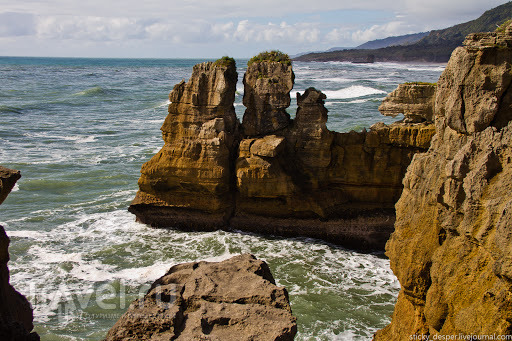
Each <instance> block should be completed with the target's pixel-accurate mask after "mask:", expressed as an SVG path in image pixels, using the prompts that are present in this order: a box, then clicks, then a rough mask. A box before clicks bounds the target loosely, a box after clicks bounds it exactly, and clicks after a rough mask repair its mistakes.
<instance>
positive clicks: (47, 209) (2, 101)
mask: <svg viewBox="0 0 512 341" xmlns="http://www.w3.org/2000/svg"><path fill="white" fill-rule="evenodd" d="M202 61H204V60H202V59H196V60H192V59H181V60H177V59H173V60H165V59H155V60H153V59H71V58H21V57H0V80H1V81H0V164H1V165H3V166H6V167H9V168H14V169H19V170H20V171H21V172H22V178H21V179H20V181H19V182H18V184H17V185H16V187H15V189H14V191H13V192H12V193H11V194H10V196H9V198H8V199H7V200H6V201H5V202H4V204H2V205H1V206H0V224H2V225H3V226H4V227H5V228H6V231H7V234H8V235H9V236H10V238H11V245H10V254H11V261H10V262H9V267H10V269H11V283H12V284H13V285H14V286H15V287H16V288H17V289H18V290H19V291H21V292H22V293H23V294H25V295H26V296H28V297H29V299H30V300H31V302H32V305H33V307H34V315H35V325H36V328H35V329H36V331H37V332H38V333H39V334H40V335H41V337H42V340H100V339H102V338H103V337H104V336H105V334H106V332H107V331H108V329H109V328H110V327H111V326H112V325H113V324H114V323H115V321H116V320H117V318H118V317H119V316H120V314H121V313H122V312H123V311H124V310H125V309H126V308H127V306H128V305H129V303H130V302H131V301H132V300H133V299H135V298H137V297H138V296H139V295H140V294H141V293H144V292H145V290H147V288H148V285H150V284H151V283H152V282H153V281H154V280H155V279H157V278H158V277H160V276H161V275H163V274H164V273H165V271H166V270H167V269H168V268H169V267H171V266H172V265H174V264H176V263H180V262H188V261H194V260H222V259H225V258H228V257H230V256H232V255H235V254H239V253H242V252H250V253H253V254H255V255H256V256H257V257H258V258H260V259H263V260H265V261H267V262H268V263H269V265H270V268H271V269H272V272H273V274H274V277H275V278H276V281H277V283H278V284H279V285H284V286H286V287H287V288H288V290H289V293H290V300H291V304H292V310H293V312H294V314H295V315H296V316H297V318H298V325H299V333H298V336H297V340H368V339H371V336H372V334H373V333H374V332H375V331H376V330H377V329H379V328H382V327H383V326H385V325H386V324H387V323H388V322H389V316H390V315H391V313H392V310H393V305H394V303H395V300H396V295H397V293H398V289H399V284H398V282H397V281H396V279H395V277H394V276H393V274H392V272H391V271H390V270H389V262H388V260H387V259H386V258H385V257H384V256H383V254H379V253H375V254H362V253H358V252H355V251H351V250H347V249H344V248H341V247H337V246H333V245H329V244H326V243H323V242H321V241H317V240H311V239H304V238H296V239H283V238H279V237H272V236H270V237H268V236H267V237H265V236H259V235H254V234H245V233H228V232H220V231H219V232H195V233H190V232H180V231H176V230H156V229H152V228H150V227H148V226H145V225H142V224H139V223H136V222H135V221H134V220H135V219H134V216H133V215H131V214H130V213H128V212H127V210H126V209H127V207H128V205H129V203H130V201H131V199H132V198H133V197H134V196H135V192H136V190H137V179H138V177H139V171H140V167H141V165H142V164H143V163H144V162H146V161H147V160H149V158H150V157H151V156H152V155H153V154H154V153H156V152H157V151H158V150H159V149H160V148H161V147H162V145H163V141H162V139H161V133H160V130H159V128H160V126H161V124H162V123H163V120H164V118H165V116H166V113H167V104H168V99H167V96H168V93H169V91H170V90H171V89H172V87H173V86H174V84H176V83H178V82H179V81H181V80H182V79H185V80H187V79H188V78H189V77H190V74H191V71H192V66H193V65H194V64H196V63H199V62H202ZM237 64H238V65H239V83H238V86H237V89H238V91H237V97H236V104H235V108H236V110H237V115H238V116H239V117H240V118H241V117H242V116H243V111H244V107H243V105H242V96H243V85H242V82H241V79H242V76H243V72H244V66H245V65H246V60H238V61H237ZM443 68H444V66H443V65H410V64H379V63H376V64H349V63H294V71H295V74H296V84H295V88H294V90H293V91H292V103H293V104H292V106H291V107H290V109H289V112H290V114H291V115H292V116H294V112H295V109H296V105H295V99H294V98H295V95H294V94H295V92H303V91H304V90H305V89H306V88H308V87H310V86H314V87H316V88H317V89H319V90H322V91H323V92H324V93H326V95H327V100H326V107H327V108H328V109H329V121H328V126H329V128H330V129H332V130H336V131H349V130H351V129H355V130H361V129H362V128H364V127H366V128H368V127H369V126H370V125H372V124H373V123H376V122H378V121H385V122H387V123H390V122H393V121H394V120H396V119H392V118H386V117H383V116H381V115H380V113H379V112H378V110H377V107H378V105H379V104H380V101H381V100H382V99H383V98H384V97H385V95H386V93H388V92H390V91H392V90H393V89H394V88H395V87H396V86H397V85H398V84H399V83H403V82H408V81H419V80H421V81H427V82H435V81H437V79H438V78H439V75H440V74H441V72H442V70H443Z"/></svg>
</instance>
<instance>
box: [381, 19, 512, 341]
mask: <svg viewBox="0 0 512 341" xmlns="http://www.w3.org/2000/svg"><path fill="white" fill-rule="evenodd" d="M511 85H512V26H509V27H508V28H507V30H506V32H505V33H496V32H493V33H479V34H472V35H469V36H468V37H467V39H466V41H465V46H464V47H460V48H457V49H456V50H455V51H454V52H453V54H452V57H451V59H450V61H449V62H448V65H447V67H446V69H445V71H444V72H443V74H442V75H441V77H440V79H439V82H438V84H437V94H436V104H435V122H436V135H435V137H434V139H433V140H432V145H431V147H430V149H429V150H428V152H427V153H423V154H417V155H416V156H415V157H414V159H413V162H412V163H411V165H410V167H409V169H408V172H407V174H406V176H405V179H404V191H403V193H402V196H401V198H400V200H399V201H398V203H397V205H396V213H397V221H396V224H395V232H394V233H393V234H392V236H391V239H390V240H389V242H388V244H387V246H386V253H387V255H388V257H389V258H390V261H391V268H392V270H393V272H394V273H395V275H396V276H397V277H398V279H399V281H400V284H401V287H402V288H401V291H400V294H399V297H398V301H397V303H396V306H395V310H394V313H393V317H392V323H391V324H390V325H389V326H387V327H386V328H385V329H383V330H381V331H379V332H378V333H377V334H376V336H375V340H382V341H387V340H410V339H411V337H412V335H415V334H416V335H420V336H419V338H417V339H421V338H422V336H423V339H425V337H426V336H428V335H430V339H436V338H437V339H441V338H440V337H439V336H440V335H441V336H444V335H454V336H459V335H477V336H481V337H483V336H484V335H487V336H489V335H490V336H496V337H498V335H511V334H512V257H511V254H512V233H511V222H512V196H511V193H512V122H511V120H512V90H511ZM445 339H446V337H445ZM482 339H483V338H482ZM495 339H498V338H495Z"/></svg>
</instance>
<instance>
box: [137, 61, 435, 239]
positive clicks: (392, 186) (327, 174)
mask: <svg viewBox="0 0 512 341" xmlns="http://www.w3.org/2000/svg"><path fill="white" fill-rule="evenodd" d="M293 81H294V75H293V71H292V67H291V66H290V65H288V64H287V63H282V62H278V61H268V60H260V61H257V62H254V63H252V64H251V65H249V67H248V69H247V72H246V74H245V76H244V87H245V93H244V100H243V101H244V104H245V105H246V106H247V110H246V112H245V114H244V119H243V122H242V128H243V129H242V130H243V133H238V132H239V130H238V123H237V121H236V118H235V114H234V109H233V100H234V92H235V83H236V73H235V69H234V65H233V66H232V69H230V68H226V67H222V68H220V67H219V66H216V64H215V63H213V64H212V63H206V64H200V65H198V66H196V67H194V71H193V74H192V77H191V78H190V80H189V82H188V83H184V82H182V83H180V84H178V85H177V86H176V87H175V88H174V90H173V91H172V92H171V95H170V99H171V101H172V104H171V105H170V106H169V115H168V116H167V118H166V120H165V122H164V125H163V126H162V131H163V136H164V141H165V145H164V147H163V148H162V150H161V151H160V152H159V153H158V154H157V155H155V156H154V157H153V158H152V159H151V160H150V161H149V162H148V163H146V164H145V165H144V166H143V167H142V171H141V173H142V176H141V178H140V180H139V188H140V190H139V192H138V193H137V196H136V198H135V200H134V201H133V203H132V205H131V206H130V211H131V212H133V213H135V214H136V215H137V218H138V219H139V220H140V221H142V222H145V223H148V224H151V225H153V226H164V227H165V226H167V227H181V228H185V229H190V228H193V229H203V230H204V229H214V228H236V229H241V230H246V231H254V232H258V233H271V234H279V235H285V236H307V237H313V238H321V239H324V240H328V241H330V242H334V243H338V244H343V245H346V246H349V247H356V248H377V249H382V248H384V244H385V241H386V240H387V239H388V237H389V235H390V234H391V232H392V230H393V223H394V208H393V206H394V204H395V202H396V200H398V198H399V196H400V193H401V191H402V183H401V182H402V178H403V175H404V174H405V170H406V168H407V165H409V163H410V161H411V159H412V156H413V155H414V153H416V152H420V151H425V150H426V149H427V148H428V146H429V144H430V139H431V137H432V135H433V134H434V131H435V130H434V126H433V125H432V124H431V122H429V117H430V116H428V115H426V116H425V117H424V118H423V119H422V120H423V121H425V122H423V123H416V124H408V123H396V124H393V125H390V126H386V125H384V124H378V125H375V126H374V127H372V128H371V129H370V131H363V132H360V133H356V132H351V133H336V132H332V131H329V130H328V129H327V127H326V122H327V109H326V108H325V106H324V100H325V98H326V97H325V95H324V94H323V93H322V92H321V91H318V90H316V89H313V88H310V89H307V90H306V91H305V92H304V93H303V94H297V104H298V110H297V114H296V118H295V119H294V120H290V117H289V115H288V113H287V112H286V108H287V107H288V106H289V105H290V101H291V100H290V90H291V89H292V88H293Z"/></svg>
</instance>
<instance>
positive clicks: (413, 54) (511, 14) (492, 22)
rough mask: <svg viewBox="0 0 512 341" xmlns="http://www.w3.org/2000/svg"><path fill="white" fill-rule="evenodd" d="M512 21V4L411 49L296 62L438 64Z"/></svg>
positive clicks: (338, 53) (367, 51) (331, 54)
mask: <svg viewBox="0 0 512 341" xmlns="http://www.w3.org/2000/svg"><path fill="white" fill-rule="evenodd" d="M511 18H512V1H511V2H507V3H506V4H503V5H501V6H498V7H496V8H493V9H491V10H488V11H486V12H485V13H484V14H482V15H481V16H480V17H479V18H478V19H475V20H471V21H468V22H466V23H463V24H458V25H455V26H452V27H449V28H445V29H443V30H435V31H431V32H430V33H429V34H428V35H427V36H426V37H424V38H422V39H421V40H419V41H418V42H416V43H414V44H409V45H399V46H389V47H385V48H380V49H352V50H343V51H332V52H320V53H309V54H305V55H302V56H300V57H297V58H295V59H294V60H297V61H347V62H371V61H376V62H410V61H414V62H436V63H444V62H447V61H448V59H450V55H451V53H452V51H453V50H454V49H455V48H456V47H457V46H461V45H462V42H463V41H464V38H465V36H466V35H468V34H469V33H473V32H490V31H494V30H496V28H497V27H498V26H499V25H501V24H502V23H503V22H505V21H506V20H508V19H511Z"/></svg>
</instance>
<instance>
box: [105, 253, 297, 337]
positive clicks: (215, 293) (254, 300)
mask: <svg viewBox="0 0 512 341" xmlns="http://www.w3.org/2000/svg"><path fill="white" fill-rule="evenodd" d="M296 333H297V323H296V319H295V317H294V316H293V315H292V312H291V308H290V303H289V300H288V293H287V291H286V289H285V288H283V287H278V286H276V285H275V281H274V278H273V277H272V274H271V272H270V269H269V267H268V265H267V264H266V263H265V262H263V261H261V260H257V259H256V258H255V257H254V256H252V255H249V254H244V255H240V256H235V257H232V258H230V259H228V260H225V261H222V262H193V263H185V264H179V265H175V266H173V267H172V268H171V269H170V270H169V271H168V272H167V273H166V274H165V275H164V276H163V277H161V278H159V279H158V280H156V281H155V282H154V283H153V285H152V286H151V289H149V291H148V293H147V294H146V295H145V296H144V298H143V299H141V300H136V301H134V302H133V303H132V304H131V305H130V307H129V308H128V311H127V312H126V313H125V314H124V315H123V316H122V317H121V318H120V319H119V320H118V321H117V322H116V324H115V325H114V326H113V327H112V329H111V330H110V331H109V332H108V334H107V338H106V341H117V340H119V341H120V340H137V341H138V340H239V341H243V340H247V341H249V340H253V341H257V340H261V341H267V340H276V341H278V340H279V341H287V340H293V338H294V337H295V334H296Z"/></svg>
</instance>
